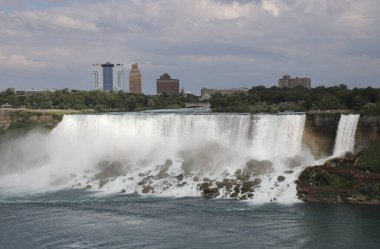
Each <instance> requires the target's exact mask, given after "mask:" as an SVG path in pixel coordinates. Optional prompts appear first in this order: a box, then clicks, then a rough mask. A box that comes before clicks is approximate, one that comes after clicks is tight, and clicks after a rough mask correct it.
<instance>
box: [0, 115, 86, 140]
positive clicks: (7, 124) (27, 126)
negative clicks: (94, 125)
mask: <svg viewBox="0 0 380 249" xmlns="http://www.w3.org/2000/svg"><path fill="white" fill-rule="evenodd" d="M79 113H83V112H82V111H76V110H63V109H0V134H3V135H4V134H7V133H13V134H24V133H26V132H27V131H29V130H31V129H34V128H42V129H49V130H51V129H53V128H54V127H55V126H56V125H57V124H58V123H59V122H61V121H62V118H63V116H64V115H67V114H79Z"/></svg>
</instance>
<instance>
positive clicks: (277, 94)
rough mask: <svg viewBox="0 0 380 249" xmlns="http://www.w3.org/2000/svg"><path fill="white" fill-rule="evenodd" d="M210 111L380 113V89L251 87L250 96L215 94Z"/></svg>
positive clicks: (245, 94) (242, 94) (341, 86)
mask: <svg viewBox="0 0 380 249" xmlns="http://www.w3.org/2000/svg"><path fill="white" fill-rule="evenodd" d="M211 108H212V109H213V110H214V111H220V112H249V113H259V112H266V113H276V112H283V111H299V112H304V111H312V110H316V111H318V110H321V111H326V110H352V111H355V112H362V113H369V114H371V113H372V114H376V113H380V89H378V88H372V87H367V88H353V89H348V87H347V86H346V85H343V84H341V85H338V86H331V87H325V86H318V87H315V88H312V89H306V88H303V87H295V88H278V87H275V86H274V87H270V88H266V87H264V86H256V87H252V89H250V90H249V91H248V92H247V93H234V94H232V95H224V96H222V95H220V94H215V95H213V96H212V99H211Z"/></svg>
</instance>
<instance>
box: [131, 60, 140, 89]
mask: <svg viewBox="0 0 380 249" xmlns="http://www.w3.org/2000/svg"><path fill="white" fill-rule="evenodd" d="M129 92H131V93H136V94H141V73H140V70H139V65H138V64H137V63H135V64H132V69H131V71H130V72H129Z"/></svg>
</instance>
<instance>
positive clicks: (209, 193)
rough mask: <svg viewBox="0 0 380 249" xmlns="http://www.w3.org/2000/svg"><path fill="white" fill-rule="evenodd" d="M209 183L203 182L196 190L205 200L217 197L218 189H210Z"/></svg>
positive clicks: (210, 184)
mask: <svg viewBox="0 0 380 249" xmlns="http://www.w3.org/2000/svg"><path fill="white" fill-rule="evenodd" d="M212 186H213V184H212V183H211V182H203V183H200V184H198V189H199V191H201V193H202V196H203V197H204V198H207V199H213V198H216V197H218V196H219V194H220V193H219V189H218V188H215V187H212Z"/></svg>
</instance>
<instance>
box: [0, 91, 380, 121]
mask: <svg viewBox="0 0 380 249" xmlns="http://www.w3.org/2000/svg"><path fill="white" fill-rule="evenodd" d="M204 102H209V103H210V105H211V110H212V111H213V112H236V113H240V112H244V113H278V112H287V111H293V112H307V113H321V112H324V113H330V112H331V113H337V112H355V113H362V114H380V89H378V88H372V87H367V88H353V89H348V87H347V86H346V85H343V84H340V85H338V86H331V87H325V86H318V87H315V88H312V89H305V88H303V87H295V88H278V87H275V86H273V87H269V88H266V87H264V86H255V87H252V88H251V89H250V90H249V91H248V92H247V93H234V94H231V95H221V94H219V93H217V94H214V95H213V96H212V98H211V99H207V100H206V99H204V100H202V99H201V98H200V97H198V96H195V95H193V94H185V95H175V94H160V95H145V94H133V93H127V92H123V91H119V92H112V91H111V92H101V91H96V90H91V91H69V90H67V89H63V90H56V91H46V92H40V93H34V94H29V95H19V94H17V93H16V92H15V91H14V90H12V89H7V90H5V91H3V92H0V106H2V107H8V108H26V109H38V110H43V109H54V110H55V109H62V110H70V111H72V110H77V111H83V112H89V111H90V112H92V111H94V112H130V111H133V112H138V111H145V110H155V109H176V108H185V107H186V104H190V103H204Z"/></svg>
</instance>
